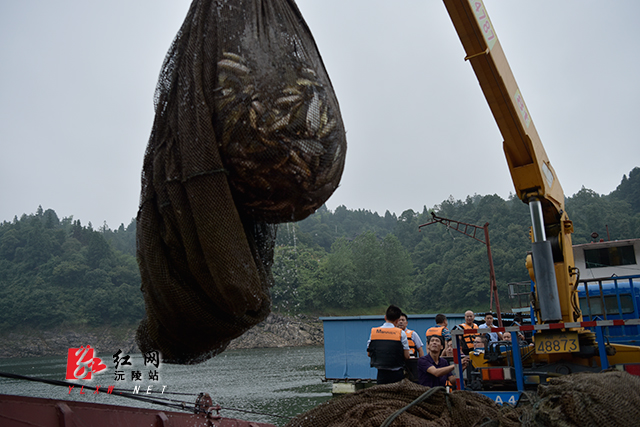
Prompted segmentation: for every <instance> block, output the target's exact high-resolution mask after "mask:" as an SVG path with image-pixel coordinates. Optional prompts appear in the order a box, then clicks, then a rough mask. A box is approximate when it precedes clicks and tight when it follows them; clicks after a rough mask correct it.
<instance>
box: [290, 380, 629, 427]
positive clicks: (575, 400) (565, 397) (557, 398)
mask: <svg viewBox="0 0 640 427" xmlns="http://www.w3.org/2000/svg"><path fill="white" fill-rule="evenodd" d="M639 422H640V377H637V376H633V375H630V374H628V373H626V372H621V371H615V370H611V371H606V372H601V373H579V374H572V375H565V376H562V377H558V378H553V379H551V380H550V381H549V383H548V384H547V385H541V386H538V392H537V394H536V393H534V392H527V393H526V394H525V395H523V397H522V398H521V401H520V402H518V405H517V406H515V407H514V406H511V405H507V404H505V405H504V406H501V405H498V404H497V403H495V402H494V401H493V400H492V399H490V398H488V397H485V396H484V395H482V394H480V393H477V392H472V391H454V392H452V393H446V392H445V391H444V388H443V387H436V388H432V389H430V388H428V387H423V386H421V385H418V384H415V383H412V382H410V381H408V380H403V381H402V382H400V383H395V384H386V385H380V386H375V387H371V388H369V389H365V390H363V391H360V392H357V393H354V394H352V395H347V396H344V397H341V398H336V399H333V400H331V401H329V402H326V403H323V404H322V405H319V406H317V407H315V408H313V409H312V410H310V411H308V412H306V413H303V414H300V415H298V416H297V417H296V418H294V419H293V420H291V421H290V422H289V423H288V424H287V425H286V427H361V426H365V427H366V426H370V427H380V426H406V427H413V426H415V427H418V426H421V427H436V426H443V427H454V426H460V427H469V426H483V427H489V426H490V427H498V426H500V427H515V426H523V427H534V426H535V427H546V426H555V427H590V426H593V427H601V426H605V425H610V426H632V425H638V423H639Z"/></svg>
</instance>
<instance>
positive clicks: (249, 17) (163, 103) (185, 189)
mask: <svg viewBox="0 0 640 427" xmlns="http://www.w3.org/2000/svg"><path fill="white" fill-rule="evenodd" d="M155 106H156V116H155V121H154V124H153V129H152V132H151V137H150V139H149V144H148V146H147V150H146V154H145V159H144V166H143V171H142V192H141V200H140V209H139V212H138V219H137V220H138V224H137V233H138V235H137V239H138V242H137V243H138V263H139V266H140V271H141V276H142V291H143V294H144V299H145V307H146V316H145V319H144V320H143V321H142V322H141V324H140V326H139V328H138V334H137V341H138V346H139V347H140V350H142V351H143V352H144V351H148V350H160V351H161V352H162V357H163V360H164V361H167V362H174V363H197V362H200V361H202V360H205V359H207V358H209V357H211V356H213V355H215V354H217V353H219V352H221V351H223V350H224V349H225V348H226V346H227V344H228V343H229V342H230V341H231V340H232V339H233V338H235V337H237V336H239V335H241V334H242V333H243V332H245V331H246V330H247V329H249V328H251V327H252V326H253V325H255V324H257V323H259V322H260V321H261V320H263V319H264V318H265V317H266V316H267V314H268V313H269V311H270V296H269V286H270V285H271V282H272V277H271V270H270V267H271V264H272V262H273V245H274V240H275V231H276V230H275V225H274V224H277V223H280V222H289V221H297V220H301V219H304V218H305V217H307V216H308V215H309V214H311V213H313V212H314V211H315V210H316V209H317V208H319V207H320V206H321V205H322V204H323V203H324V202H325V201H326V200H327V199H328V197H329V196H330V195H331V194H332V193H333V191H334V190H335V189H336V188H337V186H338V182H339V180H340V177H341V174H342V170H343V167H344V160H345V150H346V138H345V131H344V126H343V123H342V119H341V116H340V112H339V108H338V102H337V100H336V97H335V94H334V92H333V88H332V86H331V82H330V80H329V77H328V75H327V72H326V70H325V68H324V65H323V63H322V59H321V57H320V54H319V52H318V49H317V47H316V45H315V42H314V40H313V38H312V36H311V33H310V31H309V29H308V27H307V25H306V24H305V22H304V20H303V18H302V16H301V14H300V12H299V10H298V8H297V6H296V5H295V3H294V2H293V0H233V1H225V0H219V1H214V0H194V1H193V3H192V4H191V7H190V9H189V12H188V14H187V17H186V19H185V21H184V23H183V25H182V27H181V28H180V31H179V32H178V34H177V36H176V38H175V40H174V41H173V44H172V45H171V48H170V50H169V52H168V54H167V56H166V58H165V61H164V64H163V66H162V70H161V73H160V78H159V81H158V86H157V89H156V95H155Z"/></svg>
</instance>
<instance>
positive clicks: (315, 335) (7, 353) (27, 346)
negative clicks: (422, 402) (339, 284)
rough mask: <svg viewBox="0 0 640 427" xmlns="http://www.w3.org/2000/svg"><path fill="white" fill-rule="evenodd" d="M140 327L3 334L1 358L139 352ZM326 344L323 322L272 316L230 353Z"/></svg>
mask: <svg viewBox="0 0 640 427" xmlns="http://www.w3.org/2000/svg"><path fill="white" fill-rule="evenodd" d="M137 327H138V325H137V324H136V325H132V326H113V327H112V326H99V327H89V326H83V325H80V326H66V327H65V326H60V327H56V328H52V329H49V330H35V329H34V330H28V329H25V330H21V331H17V332H9V331H6V332H3V333H1V334H0V358H2V359H8V358H21V357H42V356H66V355H67V351H68V349H69V348H79V347H80V346H84V345H90V346H92V347H93V348H95V349H97V350H98V351H101V352H102V353H103V354H104V352H107V353H108V352H111V351H113V352H115V351H117V350H118V349H120V350H122V351H123V352H125V353H139V350H138V346H137V344H136V342H135V334H136V329H137ZM323 344H324V335H323V329H322V321H320V320H319V319H318V318H317V317H311V316H307V315H304V314H299V315H296V316H284V315H281V314H277V313H270V314H269V316H267V318H266V319H265V320H263V321H262V322H261V323H259V324H257V325H256V326H254V327H253V328H251V329H249V330H248V331H247V332H245V333H244V334H243V335H241V336H240V337H238V338H236V339H234V340H233V341H231V343H230V344H229V346H228V347H227V350H238V349H248V348H274V347H303V346H318V345H323Z"/></svg>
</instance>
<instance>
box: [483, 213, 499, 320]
mask: <svg viewBox="0 0 640 427" xmlns="http://www.w3.org/2000/svg"><path fill="white" fill-rule="evenodd" d="M484 238H485V240H486V245H487V256H488V257H489V286H491V290H492V292H493V294H494V295H495V299H496V314H497V315H498V326H499V327H501V328H502V313H501V312H500V298H498V285H497V284H496V272H495V270H494V268H493V257H492V256H491V243H490V242H489V223H488V222H487V223H485V224H484Z"/></svg>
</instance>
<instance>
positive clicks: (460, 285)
mask: <svg viewBox="0 0 640 427" xmlns="http://www.w3.org/2000/svg"><path fill="white" fill-rule="evenodd" d="M566 207H567V211H568V213H569V216H570V218H571V219H572V220H573V222H574V228H575V233H574V235H573V241H574V243H585V242H588V241H589V240H590V235H591V233H592V232H597V233H598V234H599V235H600V236H601V238H607V235H608V236H609V237H610V238H611V239H624V238H637V237H640V168H635V169H634V170H632V171H631V172H630V174H629V176H628V177H627V176H624V177H623V178H622V181H621V183H620V185H619V186H618V187H617V188H616V189H615V190H614V191H612V192H611V193H610V194H608V195H599V194H597V193H595V192H593V191H591V190H589V189H586V188H583V189H582V190H580V191H579V192H578V193H576V194H575V195H573V196H571V197H568V198H567V202H566ZM431 211H433V212H435V213H436V215H438V216H440V217H445V218H449V219H452V220H456V221H460V222H466V223H470V224H475V225H479V226H482V225H483V224H484V223H485V222H488V223H489V232H490V238H491V249H492V253H493V258H494V264H495V270H496V278H497V282H498V286H499V295H500V298H501V305H502V306H503V307H508V306H509V301H508V298H507V283H509V282H514V281H524V280H528V275H527V272H526V270H525V268H524V257H525V254H526V252H527V251H528V250H529V249H530V243H529V240H528V229H529V225H530V223H529V211H528V207H527V206H526V205H525V204H523V203H522V202H521V201H520V200H518V199H516V198H510V199H509V200H504V199H502V198H501V197H499V196H496V195H486V196H479V195H474V196H469V197H467V198H466V200H454V199H449V200H446V201H443V202H442V203H441V204H439V205H436V206H434V207H432V208H431V209H426V208H425V209H423V211H421V212H414V211H412V210H407V211H405V212H403V213H402V214H401V215H400V216H399V217H397V216H396V215H394V214H390V213H389V212H387V213H385V215H384V216H381V215H379V214H377V213H372V212H370V211H365V210H355V211H354V210H349V209H348V208H346V207H344V206H340V207H338V208H336V210H335V211H334V212H331V211H329V210H327V209H326V208H325V207H323V208H321V209H319V210H318V211H317V212H316V213H315V214H314V215H312V216H310V217H309V218H307V219H306V220H304V221H301V222H298V223H295V224H283V225H280V226H279V228H278V240H277V247H276V256H275V262H274V266H273V274H274V278H275V286H274V287H273V289H272V296H273V307H274V311H278V312H283V313H297V312H303V313H309V314H315V315H317V314H342V315H345V314H373V313H380V312H382V310H383V309H384V307H385V306H386V305H388V304H389V303H396V304H399V305H401V306H402V307H403V308H404V309H405V310H406V311H408V312H410V313H434V312H438V311H446V312H455V311H461V310H465V309H469V308H470V309H475V310H487V309H488V308H489V267H488V262H487V252H486V247H485V245H483V244H481V243H479V242H477V241H475V240H473V239H471V238H469V237H466V236H464V235H462V234H459V233H457V232H455V231H452V230H448V229H447V228H446V227H444V226H443V225H441V224H433V225H430V226H427V227H423V228H422V229H421V231H418V226H419V225H421V224H424V223H427V222H429V221H430V220H431V214H430V212H431ZM135 226H136V224H135V221H132V222H131V223H130V224H129V225H128V226H125V225H124V224H121V225H120V226H119V227H118V228H117V229H115V230H111V229H110V228H109V227H108V226H107V224H103V226H101V227H100V228H98V229H97V230H96V229H94V228H93V226H92V225H91V224H90V223H89V224H88V225H86V226H83V225H82V224H81V223H80V221H79V220H74V219H73V218H72V217H71V218H62V219H59V218H58V216H57V215H56V213H55V211H54V210H52V209H47V210H45V211H43V209H42V208H38V210H37V211H36V213H35V214H30V215H26V214H23V215H22V216H21V217H20V218H18V217H15V218H14V220H13V221H11V222H3V223H1V224H0V330H8V329H11V328H14V327H16V326H29V327H34V328H43V327H47V326H57V325H61V324H69V325H73V324H87V325H94V326H95V325H103V324H110V325H118V324H133V323H135V322H137V321H138V320H139V319H140V318H141V317H142V316H143V313H144V304H143V301H142V295H141V293H140V289H139V288H140V275H139V272H138V268H137V264H136V260H135Z"/></svg>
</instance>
